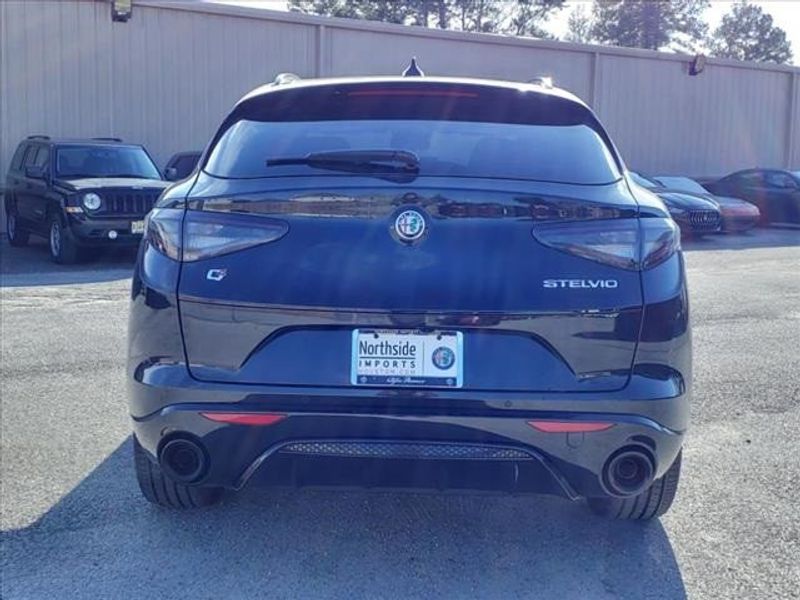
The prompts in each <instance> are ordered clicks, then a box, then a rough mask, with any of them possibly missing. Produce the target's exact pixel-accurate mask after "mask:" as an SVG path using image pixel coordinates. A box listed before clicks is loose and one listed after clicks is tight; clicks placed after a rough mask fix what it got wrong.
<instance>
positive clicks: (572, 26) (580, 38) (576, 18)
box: [564, 4, 594, 44]
mask: <svg viewBox="0 0 800 600" xmlns="http://www.w3.org/2000/svg"><path fill="white" fill-rule="evenodd" d="M593 25H594V23H593V22H592V15H591V14H589V12H588V11H587V10H586V9H585V8H584V6H583V5H582V4H579V5H578V6H576V7H575V8H573V9H572V12H571V13H570V14H569V19H567V34H566V35H565V36H564V40H565V41H567V42H573V43H575V44H589V43H591V42H592V40H593V38H592V27H593Z"/></svg>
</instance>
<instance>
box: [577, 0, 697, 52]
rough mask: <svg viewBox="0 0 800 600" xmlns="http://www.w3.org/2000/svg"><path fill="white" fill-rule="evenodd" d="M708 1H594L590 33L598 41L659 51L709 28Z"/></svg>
mask: <svg viewBox="0 0 800 600" xmlns="http://www.w3.org/2000/svg"><path fill="white" fill-rule="evenodd" d="M708 6H709V2H708V0H672V1H667V0H595V3H594V6H593V9H592V16H593V21H594V24H593V26H592V30H591V35H592V37H594V38H595V39H597V40H598V41H599V42H603V43H608V44H614V45H616V46H627V47H629V48H648V49H650V50H660V49H662V48H665V47H668V46H670V45H671V44H680V45H682V46H685V45H686V40H687V39H688V40H692V41H693V40H702V39H703V38H704V36H705V35H706V32H707V31H708V25H707V24H706V22H705V21H704V20H703V12H704V11H705V9H706V8H708Z"/></svg>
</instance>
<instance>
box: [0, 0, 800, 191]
mask: <svg viewBox="0 0 800 600" xmlns="http://www.w3.org/2000/svg"><path fill="white" fill-rule="evenodd" d="M412 55H416V56H418V57H419V59H420V63H421V65H422V67H423V68H424V69H425V70H426V71H427V72H428V73H431V74H437V75H472V76H482V77H490V78H499V79H513V80H528V79H531V78H532V77H534V76H536V75H544V74H547V75H552V76H553V77H554V79H555V80H556V83H557V84H558V85H560V86H562V87H565V88H567V89H569V90H571V91H573V92H575V93H576V94H578V95H579V96H581V97H582V98H584V99H585V100H586V101H587V102H589V103H590V104H592V105H593V106H594V107H595V108H596V110H597V112H598V113H599V115H600V117H601V119H602V120H603V121H604V122H605V124H606V125H607V127H608V128H609V130H610V133H611V135H612V136H613V137H614V139H615V140H616V142H617V144H618V146H619V148H620V150H621V151H622V153H623V155H624V157H625V159H626V161H627V162H628V164H629V165H630V166H632V167H634V168H637V169H641V170H643V171H647V172H651V173H663V174H680V173H685V174H690V175H716V174H724V173H727V172H729V171H732V170H735V169H739V168H744V167H750V166H755V165H759V166H776V167H784V166H788V167H792V168H800V125H798V121H800V76H798V73H800V69H797V68H791V67H778V66H765V65H753V64H746V63H735V62H732V61H720V60H709V61H708V63H707V65H706V69H705V72H704V73H702V74H701V75H700V76H698V77H689V76H688V74H687V71H688V59H687V58H686V57H679V56H675V55H669V54H661V53H655V52H649V51H640V50H626V49H619V48H608V47H600V46H586V45H576V44H564V43H558V42H546V41H534V40H520V39H514V38H506V37H501V36H493V35H480V34H466V33H460V32H448V31H435V30H430V29H423V28H406V27H400V26H395V25H387V24H382V23H365V22H360V21H350V20H341V19H323V18H317V17H309V16H305V15H297V14H291V13H280V12H273V11H262V10H256V9H248V8H240V7H233V6H222V5H214V4H207V3H197V2H187V3H181V2H169V1H163V0H138V1H137V0H135V2H134V12H133V17H132V19H131V20H130V21H129V22H128V23H112V22H111V17H110V7H109V5H108V3H106V2H102V1H94V0H80V1H79V0H57V1H42V0H27V1H24V0H0V173H1V174H2V176H3V177H4V174H5V172H6V170H7V167H8V161H9V160H10V158H11V155H12V153H13V151H14V148H15V147H16V145H17V143H18V142H19V140H20V139H21V138H23V137H24V136H27V135H30V134H33V133H44V134H49V135H52V136H76V137H87V136H109V135H114V136H120V137H122V138H124V139H126V140H130V141H136V142H141V143H143V144H145V145H146V146H147V148H148V149H149V150H150V151H151V153H152V154H153V155H154V157H155V158H156V160H157V161H158V162H159V164H161V165H163V163H164V162H165V161H166V159H167V158H168V157H169V156H170V154H172V153H173V152H176V151H179V150H187V149H194V148H201V147H202V146H203V145H204V144H205V143H206V141H207V140H208V138H209V137H210V135H211V133H212V131H213V129H214V128H215V127H216V125H217V124H218V123H219V121H220V120H221V119H222V117H223V116H224V114H225V113H226V111H227V110H228V109H229V108H230V106H231V105H232V104H233V103H234V102H235V101H236V100H237V99H238V98H239V97H241V96H242V95H243V94H244V93H245V92H247V91H248V90H250V89H252V88H253V87H256V86H257V85H260V84H262V83H264V82H268V81H270V80H272V78H273V77H274V76H275V74H276V73H278V72H281V71H292V72H295V73H298V74H299V75H301V76H306V77H312V76H326V75H359V74H391V73H398V72H399V71H400V70H401V69H402V67H403V66H404V65H405V64H406V63H407V62H408V59H409V57H410V56H412Z"/></svg>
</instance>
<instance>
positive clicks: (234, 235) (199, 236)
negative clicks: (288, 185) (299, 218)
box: [147, 209, 289, 262]
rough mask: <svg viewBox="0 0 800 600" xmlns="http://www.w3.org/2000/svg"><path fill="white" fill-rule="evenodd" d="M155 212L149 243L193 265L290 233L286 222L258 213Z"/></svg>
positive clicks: (175, 258)
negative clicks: (205, 259) (193, 262)
mask: <svg viewBox="0 0 800 600" xmlns="http://www.w3.org/2000/svg"><path fill="white" fill-rule="evenodd" d="M182 216H183V211H182V210H177V209H154V210H153V211H151V212H150V214H149V215H148V219H147V240H148V242H149V243H150V244H151V245H152V246H153V247H154V248H156V249H157V250H159V251H160V252H162V253H163V254H165V255H167V256H169V257H170V258H172V259H174V260H183V261H184V262H192V261H196V260H201V259H204V258H210V257H212V256H219V255H221V254H229V253H231V252H236V251H239V250H244V249H246V248H252V247H254V246H260V245H262V244H268V243H270V242H274V241H276V240H279V239H280V238H282V237H283V236H284V235H286V233H287V232H288V231H289V225H288V224H287V223H285V222H284V221H279V220H277V219H272V218H270V217H263V216H260V215H254V214H238V213H222V212H213V211H198V210H189V211H187V212H186V215H185V217H184V218H183V234H182V235H181V217H182Z"/></svg>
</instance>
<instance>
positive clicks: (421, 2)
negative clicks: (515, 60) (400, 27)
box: [289, 0, 565, 37]
mask: <svg viewBox="0 0 800 600" xmlns="http://www.w3.org/2000/svg"><path fill="white" fill-rule="evenodd" d="M564 2H565V0H289V9H290V10H293V11H297V12H303V13H309V14H315V15H325V16H329V17H346V18H351V19H369V20H373V21H384V22H388V23H402V24H404V25H420V26H422V27H438V28H439V29H458V30H461V31H479V32H485V33H506V34H510V35H529V36H531V35H532V36H536V37H549V35H548V34H547V33H546V32H545V31H544V30H543V29H542V28H541V27H540V24H541V23H543V22H544V21H546V20H547V18H548V17H549V15H550V14H551V12H552V11H553V10H557V9H560V8H561V7H562V6H563V5H564Z"/></svg>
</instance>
